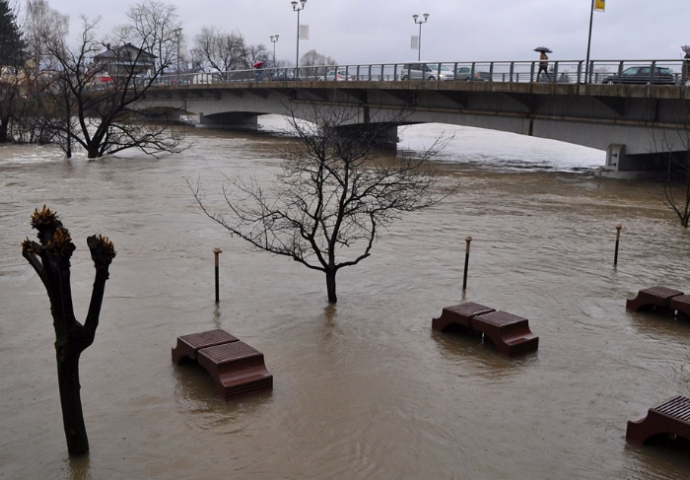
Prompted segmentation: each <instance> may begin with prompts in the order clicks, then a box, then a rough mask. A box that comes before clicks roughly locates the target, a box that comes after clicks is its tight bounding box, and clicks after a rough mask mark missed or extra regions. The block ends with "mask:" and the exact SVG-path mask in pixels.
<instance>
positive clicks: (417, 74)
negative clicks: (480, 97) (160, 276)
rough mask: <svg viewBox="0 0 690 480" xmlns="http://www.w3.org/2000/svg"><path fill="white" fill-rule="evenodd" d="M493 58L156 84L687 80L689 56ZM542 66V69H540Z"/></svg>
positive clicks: (172, 77)
mask: <svg viewBox="0 0 690 480" xmlns="http://www.w3.org/2000/svg"><path fill="white" fill-rule="evenodd" d="M540 63H541V62H540V61H539V60H536V61H498V62H496V61H492V62H413V63H376V64H363V65H326V66H316V67H299V68H297V67H276V68H272V67H271V68H261V69H246V70H231V71H227V72H210V73H205V72H201V73H184V74H183V73H180V74H166V75H162V76H160V77H158V79H157V80H156V82H155V83H156V84H157V85H178V84H179V85H209V84H225V83H232V82H270V81H278V82H291V81H330V82H333V81H367V82H381V81H410V82H413V81H437V82H441V81H467V82H473V81H476V82H517V83H532V82H545V83H605V84H607V83H610V84H640V85H645V84H647V85H680V86H690V73H689V72H690V61H688V62H685V61H683V60H593V61H591V62H590V64H589V66H587V65H585V62H584V61H582V60H555V61H553V60H550V61H548V63H547V65H546V68H540V66H541V65H540ZM544 70H545V71H544Z"/></svg>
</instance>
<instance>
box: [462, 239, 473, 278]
mask: <svg viewBox="0 0 690 480" xmlns="http://www.w3.org/2000/svg"><path fill="white" fill-rule="evenodd" d="M471 241H472V237H465V242H466V244H467V246H466V247H465V273H464V274H463V276H462V289H463V291H464V290H465V289H466V288H467V267H468V266H469V264H470V242H471Z"/></svg>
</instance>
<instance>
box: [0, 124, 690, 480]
mask: <svg viewBox="0 0 690 480" xmlns="http://www.w3.org/2000/svg"><path fill="white" fill-rule="evenodd" d="M263 122H264V123H263V125H264V130H265V131H264V132H227V133H226V132H212V131H201V132H200V131H194V130H190V135H189V137H188V139H189V140H191V141H193V142H194V146H193V148H191V149H189V150H187V151H185V152H184V153H182V154H179V155H172V156H165V157H162V158H160V159H158V160H156V159H153V158H150V157H146V156H143V155H139V154H134V153H132V154H128V155H119V156H115V157H109V158H105V159H101V160H97V161H87V160H86V159H85V158H83V157H77V158H75V159H73V160H71V161H65V160H63V159H62V158H61V156H60V154H59V152H57V151H55V150H53V149H52V148H49V147H35V146H30V147H15V146H6V147H1V148H0V226H1V228H0V306H1V308H0V358H1V359H2V360H1V361H0V425H2V435H1V436H0V478H1V479H51V480H52V479H94V480H95V479H212V478H232V479H294V480H304V479H472V480H476V479H489V480H494V479H496V480H497V479H510V480H516V479H517V480H522V479H524V480H535V479H563V480H572V479H626V480H636V479H687V478H688V475H689V472H690V459H688V458H687V457H686V456H682V455H679V454H677V453H672V452H667V451H665V450H661V449H659V448H657V447H644V448H640V447H635V446H630V445H627V444H626V442H625V431H626V422H627V421H628V420H630V419H637V418H639V417H641V416H643V415H644V414H646V411H647V409H648V408H649V407H651V406H653V405H655V404H657V403H659V402H661V401H663V400H665V399H667V398H670V397H672V396H674V395H677V394H681V395H686V396H688V395H690V348H688V347H689V346H690V323H679V322H675V321H673V320H669V319H664V318H658V317H655V316H651V315H647V314H631V313H628V312H626V310H625V300H626V298H632V297H633V296H634V295H635V293H636V292H637V290H639V289H641V288H646V287H650V286H653V285H657V284H662V285H666V286H668V287H672V288H677V289H680V290H685V291H690V281H689V278H688V260H689V259H690V241H689V240H690V238H689V237H688V232H685V231H683V229H681V228H680V227H679V226H678V225H677V223H678V222H677V220H676V219H675V218H674V217H673V214H672V213H670V212H669V211H667V210H666V209H665V208H664V207H663V206H662V204H661V202H660V201H659V200H658V199H655V198H654V196H653V193H654V192H653V189H650V187H649V186H647V185H646V184H645V183H641V182H634V181H614V180H607V179H600V178H597V177H596V176H595V175H594V170H595V168H596V167H599V166H602V165H603V164H604V154H603V152H597V151H593V150H589V149H585V148H579V147H575V146H572V145H566V144H559V143H555V142H550V141H546V140H538V139H532V138H526V137H520V136H516V135H512V134H501V133H497V132H487V131H482V130H475V129H467V128H457V127H447V126H440V125H426V126H416V127H411V128H409V129H408V130H406V131H405V132H404V133H403V135H402V141H401V144H400V146H401V147H407V148H411V149H413V150H419V149H422V148H423V147H424V146H425V145H426V146H429V145H430V144H431V142H432V141H433V139H434V138H435V137H436V136H437V135H439V134H440V133H444V134H445V135H454V138H453V140H452V141H451V143H450V145H449V146H448V148H447V149H446V150H445V151H444V152H443V154H442V155H440V156H439V157H438V158H437V162H438V164H439V170H440V171H442V172H443V175H444V176H445V177H446V180H448V181H449V182H458V183H459V185H460V188H459V190H458V192H457V193H456V194H454V195H453V196H451V197H450V198H448V199H447V200H446V201H445V202H444V203H442V204H441V205H439V206H437V207H434V208H433V209H430V210H427V211H424V212H420V213H417V214H413V215H409V216H407V217H405V218H404V219H403V220H402V221H400V222H398V223H396V224H394V225H393V226H392V227H391V228H390V229H389V230H387V231H384V232H382V235H381V237H380V239H379V240H378V242H377V243H376V244H375V246H374V249H373V254H372V256H371V257H370V258H368V259H366V260H365V261H364V262H362V263H361V264H360V265H358V266H355V267H351V268H347V269H344V270H341V272H340V273H339V274H338V300H339V302H338V304H337V306H336V307H329V306H328V304H327V301H326V289H325V278H324V275H323V274H322V273H320V272H313V271H310V270H308V269H306V268H304V267H303V266H301V265H299V264H297V263H295V262H293V261H290V260H286V259H284V258H278V257H273V256H270V255H268V254H265V253H262V252H258V251H256V250H253V249H252V248H250V246H249V245H248V244H246V243H244V242H243V241H241V240H239V239H237V238H233V237H231V236H230V235H229V234H228V233H226V232H225V231H224V230H222V229H221V227H219V226H218V225H216V224H214V223H212V222H211V221H210V220H208V219H207V218H206V217H204V216H203V215H202V214H201V212H200V211H199V209H198V207H197V206H196V205H195V204H194V202H193V199H192V195H191V193H190V190H189V188H188V187H187V185H186V182H185V179H186V178H189V179H192V180H193V181H196V179H197V178H200V179H201V182H202V185H203V188H204V191H205V192H206V194H207V196H208V198H209V201H211V202H215V201H216V199H217V197H218V195H219V193H220V188H221V186H222V184H223V182H224V181H226V179H225V178H224V175H227V176H228V177H229V178H249V177H250V176H251V175H254V176H256V177H257V179H259V180H260V181H264V180H268V179H270V178H271V177H272V176H273V175H274V174H275V173H277V172H278V166H279V161H278V159H277V155H276V153H275V152H276V149H280V148H281V146H283V145H284V143H285V142H288V141H290V140H289V139H286V138H284V137H280V136H276V135H272V134H270V133H266V131H270V130H272V129H274V128H277V127H278V126H280V124H281V119H280V117H267V118H266V119H264V120H263ZM43 204H47V205H48V206H49V207H51V208H52V209H54V210H56V211H57V212H58V214H59V215H60V217H61V219H62V220H63V222H64V224H65V226H66V227H67V228H69V229H70V231H71V233H72V237H73V239H74V242H75V244H76V245H77V251H76V252H75V255H74V257H73V261H72V285H73V295H74V299H75V308H76V311H77V313H78V318H79V319H80V320H83V318H84V316H85V314H86V310H87V307H88V302H89V298H90V294H91V285H92V283H93V275H94V269H93V264H92V262H91V261H90V258H89V252H88V248H87V247H86V241H85V239H86V237H87V236H88V235H91V234H93V233H102V234H104V235H107V236H108V237H110V238H111V239H112V241H113V242H114V244H115V249H116V250H117V257H116V258H115V260H114V262H113V264H112V267H111V278H110V280H109V282H108V284H107V286H106V295H105V300H104V304H103V311H102V315H101V322H100V327H99V329H98V332H97V336H96V342H95V343H94V345H93V346H92V347H90V348H89V349H87V350H86V351H85V352H84V354H83V355H82V360H81V383H82V387H83V388H82V401H83V405H84V414H85V419H86V427H87V431H88V433H89V440H90V444H91V452H90V455H89V456H88V457H86V458H76V459H70V458H69V457H68V455H67V452H66V445H65V439H64V434H63V431H62V420H61V414H60V405H59V400H58V391H57V378H56V367H55V358H54V349H53V341H54V333H53V328H52V320H51V317H50V311H49V304H48V299H47V296H46V293H45V289H44V288H43V286H42V284H41V282H40V279H39V278H38V277H37V275H36V274H35V273H34V271H33V269H32V268H31V267H30V266H29V265H28V263H27V262H26V261H25V260H24V259H23V258H22V256H21V247H20V244H21V242H22V240H23V239H24V238H25V237H27V236H30V237H32V238H33V237H34V235H35V234H34V232H33V231H32V230H31V227H30V216H31V213H32V212H33V210H34V208H36V207H41V206H42V205H43ZM617 223H621V224H623V231H622V236H621V247H620V254H619V262H618V268H617V269H616V268H614V267H613V265H612V264H613V253H614V242H615V225H616V224H617ZM467 235H471V236H472V237H473V241H472V252H471V258H470V272H469V278H468V288H467V291H466V293H465V294H463V293H462V289H461V286H462V268H463V262H464V251H465V241H464V239H465V237H466V236H467ZM214 247H220V248H221V249H222V250H223V253H222V255H221V256H220V277H221V289H220V296H221V303H220V306H219V307H216V305H215V303H214V286H213V281H214V279H213V278H214V277H213V272H214V271H213V253H212V249H213V248H214ZM465 300H466V301H475V302H479V303H482V304H485V305H489V306H491V307H493V308H496V309H501V310H506V311H508V312H511V313H514V314H516V315H520V316H522V317H526V318H528V319H529V320H530V326H531V329H532V331H533V332H534V333H535V334H537V335H538V336H539V337H540V345H539V350H538V352H536V353H532V354H528V355H526V356H523V357H518V358H513V359H508V358H504V357H502V356H500V355H499V354H498V353H497V352H496V350H495V348H494V347H493V346H491V345H490V344H484V343H480V342H478V341H477V340H476V339H473V338H468V337H460V336H452V335H446V334H438V333H435V332H432V330H431V319H432V318H433V317H436V316H439V315H440V313H441V309H442V308H443V307H445V306H450V305H453V304H457V303H460V302H462V301H465ZM214 328H222V329H225V330H227V331H228V332H230V333H232V334H233V335H235V336H237V337H239V338H240V339H242V340H244V341H245V342H247V343H249V344H250V345H252V346H253V347H255V348H257V349H258V350H260V351H262V352H263V353H264V355H265V359H266V365H267V367H268V369H269V371H270V372H271V373H272V374H273V376H274V388H273V391H271V392H264V393H258V394H252V395H248V396H245V397H241V398H238V399H236V400H232V401H230V402H227V403H226V402H224V401H222V400H221V399H220V398H219V397H218V396H217V395H216V393H215V389H214V386H213V383H212V382H211V380H210V377H209V376H208V375H207V374H206V372H205V371H203V370H201V369H200V368H192V367H175V366H173V365H172V363H171V361H170V349H171V347H173V346H174V345H175V340H176V338H177V337H178V336H180V335H185V334H189V333H194V332H199V331H203V330H210V329H214Z"/></svg>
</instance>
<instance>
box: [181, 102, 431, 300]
mask: <svg viewBox="0 0 690 480" xmlns="http://www.w3.org/2000/svg"><path fill="white" fill-rule="evenodd" d="M359 113H360V112H359V111H357V110H354V111H353V110H349V109H347V108H337V107H334V108H331V109H324V110H322V109H319V107H318V106H316V105H315V106H313V110H312V113H311V117H312V121H313V122H314V123H306V122H303V121H300V120H299V119H297V118H296V116H295V112H294V111H293V112H291V115H290V116H289V124H290V128H291V131H292V133H293V135H294V136H296V138H297V140H298V142H296V144H295V145H293V146H292V147H289V148H288V149H287V151H281V152H280V155H281V157H282V159H283V164H282V173H281V174H279V175H278V176H277V179H276V182H275V183H274V186H273V188H272V189H271V190H270V191H265V190H264V189H263V188H261V187H260V186H259V185H258V183H257V182H256V181H252V182H250V183H243V182H241V181H235V182H233V185H234V186H235V187H236V189H237V190H238V192H232V191H230V189H228V188H226V187H224V189H223V193H224V197H225V201H226V202H227V205H228V207H229V211H228V213H227V214H222V213H212V212H211V211H210V207H209V206H208V205H207V204H205V203H204V201H203V198H202V194H201V192H200V187H199V185H198V184H197V186H196V187H192V186H191V185H190V188H192V191H193V194H194V197H195V199H196V201H197V202H198V204H199V206H200V207H201V209H202V210H203V211H204V213H205V214H206V215H207V216H209V217H210V218H211V219H212V220H213V221H215V222H217V223H219V224H220V225H222V226H223V227H225V228H226V229H227V230H229V231H230V232H231V233H233V234H235V235H238V236H239V237H240V238H242V239H244V240H246V241H247V242H249V243H251V244H252V245H254V246H255V247H257V248H259V249H260V250H264V251H267V252H270V253H273V254H276V255H283V256H287V257H290V258H292V259H293V260H295V261H297V262H300V263H302V264H303V265H305V266H306V267H308V268H310V269H313V270H318V271H321V272H324V273H325V274H326V288H327V292H328V301H329V302H331V303H336V302H337V295H336V274H337V272H338V271H339V270H340V269H341V268H344V267H350V266H353V265H357V264H358V263H359V262H361V261H362V260H364V259H365V258H367V257H369V256H370V255H371V250H372V247H373V245H374V240H375V239H376V238H377V236H378V234H379V232H380V230H381V228H384V227H386V226H388V225H390V224H391V223H392V222H393V221H394V220H397V219H399V218H400V216H401V215H402V214H403V213H406V212H414V211H417V210H422V209H424V208H427V207H430V206H432V205H434V204H436V203H437V202H438V201H440V200H441V198H442V195H440V194H438V193H437V190H436V189H435V188H434V186H435V183H436V182H435V181H434V177H433V176H432V175H431V172H430V170H429V160H430V159H431V158H432V157H433V155H434V154H436V153H437V152H438V151H439V149H440V147H441V143H442V142H439V141H436V142H435V143H434V145H433V146H432V147H431V148H430V149H429V150H427V151H425V152H424V153H422V154H421V155H416V156H413V155H411V154H409V152H403V154H402V155H401V156H398V157H393V156H388V157H382V156H381V155H377V154H379V153H380V150H379V147H381V146H382V144H383V143H384V142H385V143H388V142H390V140H391V137H390V134H391V132H392V131H393V130H392V129H393V128H394V127H396V126H397V125H398V124H400V123H404V120H405V119H404V118H402V117H398V118H390V117H388V118H384V113H382V114H381V119H380V121H379V122H377V121H376V120H377V119H376V118H373V116H372V117H370V118H369V120H370V121H369V122H367V123H363V124H357V123H356V120H357V117H358V115H359ZM357 247H359V248H358V249H357Z"/></svg>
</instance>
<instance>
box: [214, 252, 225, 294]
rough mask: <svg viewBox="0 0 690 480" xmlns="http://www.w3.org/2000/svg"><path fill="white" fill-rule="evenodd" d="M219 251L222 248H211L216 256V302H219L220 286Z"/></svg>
mask: <svg viewBox="0 0 690 480" xmlns="http://www.w3.org/2000/svg"><path fill="white" fill-rule="evenodd" d="M221 253H223V250H221V249H220V248H218V247H216V248H214V249H213V254H214V255H215V256H216V303H220V288H219V285H218V283H219V281H218V255H220V254H221Z"/></svg>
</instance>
